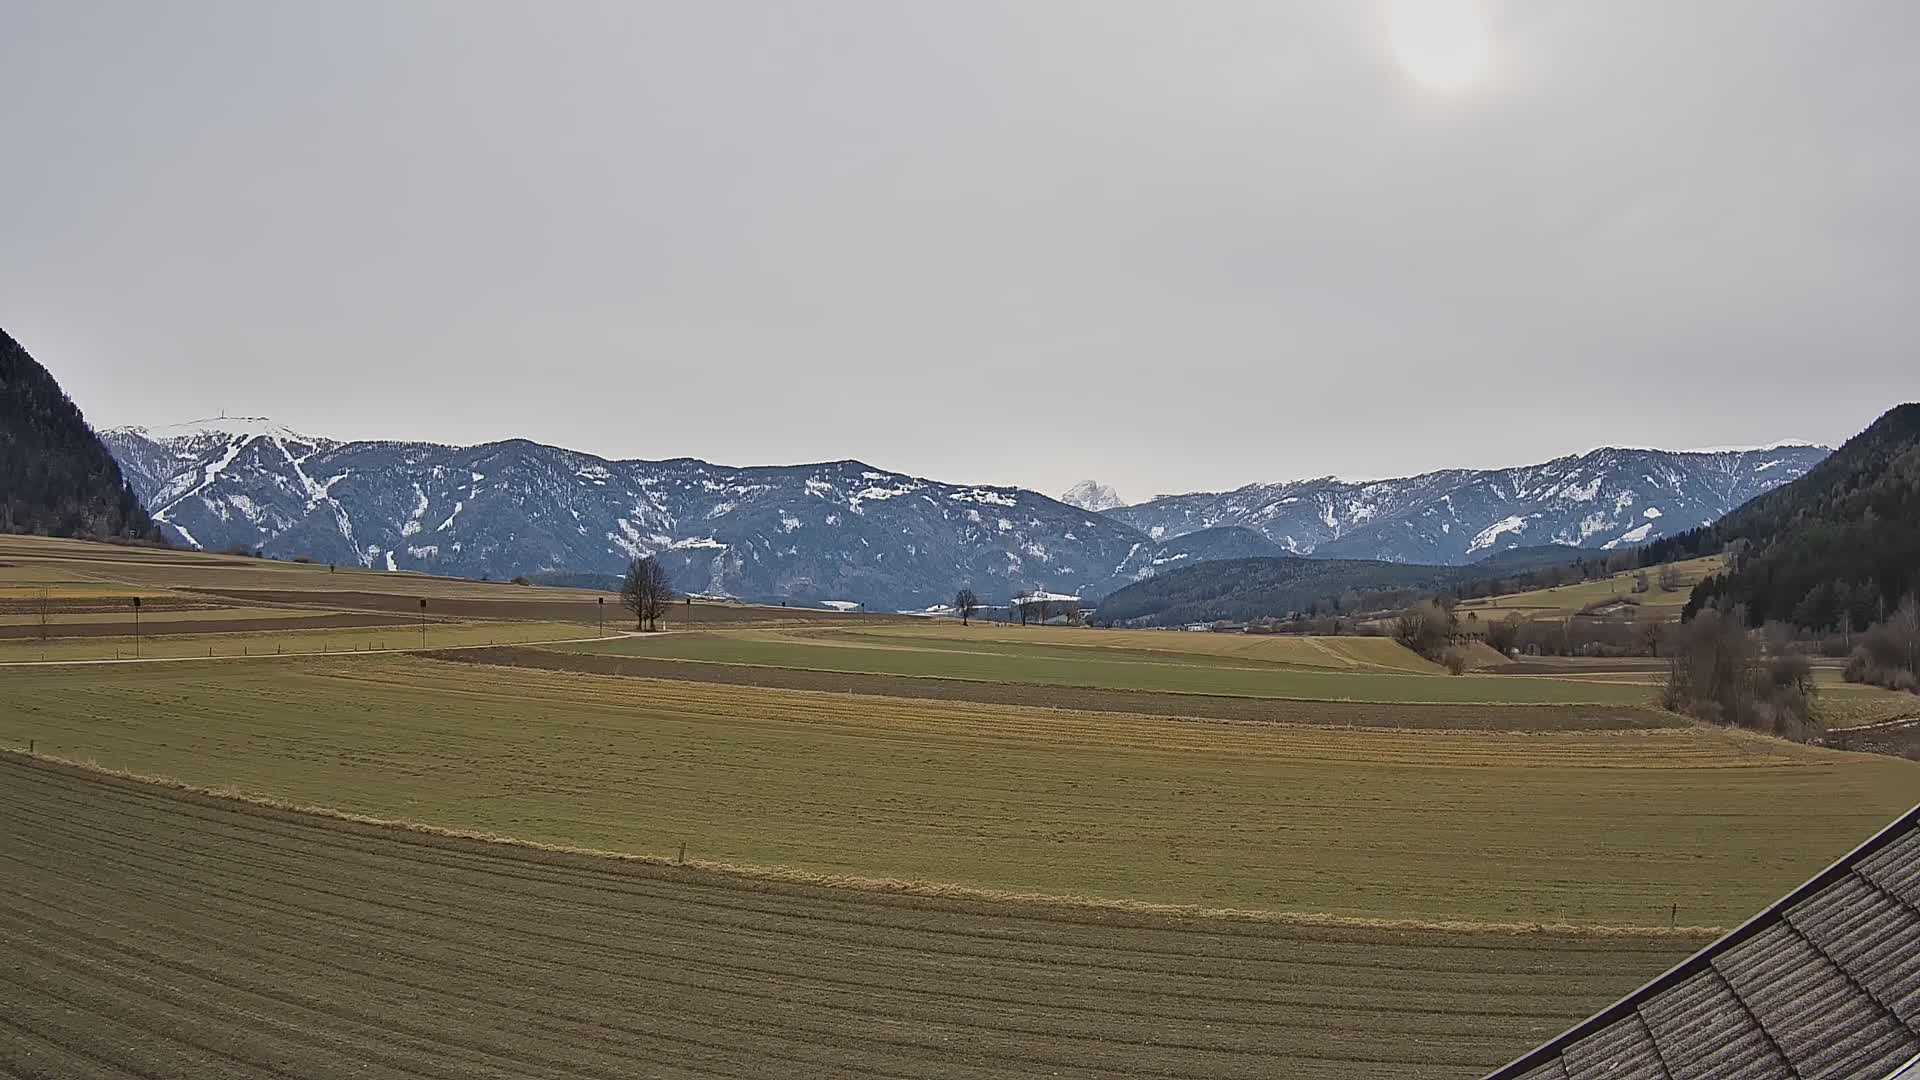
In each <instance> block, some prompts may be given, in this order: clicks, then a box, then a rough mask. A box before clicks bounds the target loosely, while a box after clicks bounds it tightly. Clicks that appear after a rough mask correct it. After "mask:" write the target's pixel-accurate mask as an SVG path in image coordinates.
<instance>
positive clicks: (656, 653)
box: [565, 626, 1653, 705]
mask: <svg viewBox="0 0 1920 1080" xmlns="http://www.w3.org/2000/svg"><path fill="white" fill-rule="evenodd" d="M941 631H945V632H944V633H942V632H941ZM1088 633H1098V632H1095V631H1089V632H1088ZM1149 636H1152V637H1157V638H1161V639H1166V640H1167V641H1168V642H1169V644H1170V645H1173V644H1178V643H1179V641H1180V639H1181V638H1185V637H1191V638H1196V639H1202V640H1203V641H1204V640H1207V639H1212V640H1213V641H1219V639H1228V641H1227V642H1226V643H1235V642H1234V641H1233V639H1238V641H1242V642H1245V641H1251V642H1253V643H1255V644H1264V643H1266V642H1271V641H1274V640H1275V639H1263V638H1258V637H1249V636H1248V635H1214V634H1192V635H1182V634H1174V633H1164V634H1157V635H1149ZM1049 637H1050V634H1049V632H1048V631H1046V630H1035V631H1033V632H1031V633H1030V634H1029V635H1028V638H1027V640H1024V641H1016V640H1007V639H1006V638H1003V637H994V636H989V635H985V634H983V635H979V636H975V635H972V634H971V633H970V632H969V631H967V630H963V629H961V628H960V627H958V626H941V627H937V628H932V629H928V630H923V631H921V632H919V633H916V634H913V635H911V636H902V635H898V634H892V633H874V632H861V631H839V630H834V631H819V632H781V633H775V632H740V633H714V634H697V633H687V634H664V635H659V636H655V637H635V638H620V639H616V640H609V641H606V642H586V643H581V644H577V645H569V646H565V648H566V649H568V650H574V651H580V652H591V653H606V654H610V655H621V656H651V657H658V658H662V659H678V660H705V661H711V662H716V663H728V664H753V665H761V666H769V667H786V668H799V669H806V670H815V671H843V672H856V673H870V674H881V675H919V676H932V677H940V678H950V679H978V680H984V681H991V682H1007V683H1034V684H1042V685H1054V686H1086V687H1104V688H1109V689H1121V690H1144V691H1159V692H1168V693H1200V694H1228V695H1235V696H1243V697H1269V698H1279V699H1289V700H1304V701H1379V702H1401V703H1415V702H1433V703H1460V702H1467V703H1486V704H1496V703H1513V704H1604V705H1640V704H1646V703H1648V702H1649V701H1651V700H1652V697H1653V693H1652V691H1651V689H1650V686H1649V684H1647V683H1645V682H1644V681H1643V682H1640V683H1618V682H1608V681H1605V680H1591V681H1589V680H1585V679H1580V678H1565V679H1559V678H1553V679H1547V678H1533V677H1524V678H1523V677H1509V676H1496V675H1461V676H1452V675H1444V674H1426V673H1416V671H1417V669H1416V668H1415V667H1414V666H1415V665H1424V664H1425V661H1422V660H1420V659H1419V658H1418V657H1417V656H1414V655H1413V654H1412V653H1409V652H1407V651H1406V650H1405V649H1402V648H1400V647H1399V646H1397V645H1394V644H1393V643H1392V642H1390V641H1386V640H1384V639H1378V638H1373V639H1334V641H1335V642H1336V643H1337V644H1338V645H1350V644H1352V643H1359V642H1368V643H1371V644H1373V645H1377V646H1381V647H1383V656H1385V657H1386V658H1387V659H1389V660H1392V661H1393V662H1394V663H1396V664H1398V665H1399V666H1398V667H1397V668H1396V667H1387V666H1384V665H1383V666H1374V667H1368V666H1361V665H1359V664H1354V665H1352V666H1349V667H1344V668H1338V667H1322V666H1305V663H1304V662H1289V661H1282V660H1263V659H1259V658H1256V657H1253V656H1249V655H1245V654H1225V655H1222V654H1217V653H1208V652H1177V651H1167V650H1153V649H1144V648H1138V647H1125V646H1118V645H1116V646H1113V647H1109V648H1091V647H1087V646H1085V645H1082V644H1079V643H1077V642H1076V643H1057V644H1056V643H1054V642H1052V641H1050V640H1049ZM1314 640H1315V639H1301V638H1295V639H1291V641H1290V642H1289V644H1291V645H1293V646H1294V647H1296V648H1297V649H1299V650H1300V654H1301V656H1302V657H1303V659H1310V658H1311V653H1310V652H1309V651H1308V650H1309V647H1310V645H1311V643H1312V642H1313V641H1314ZM1209 643H1211V642H1209ZM1384 649H1391V650H1394V651H1395V652H1397V653H1399V654H1400V656H1401V657H1404V658H1405V659H1404V660H1400V659H1398V658H1395V657H1393V656H1392V655H1391V654H1386V653H1384ZM1426 666H1427V667H1428V669H1429V670H1430V671H1431V670H1437V669H1433V668H1432V667H1431V665H1426Z"/></svg>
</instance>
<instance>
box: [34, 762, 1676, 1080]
mask: <svg viewBox="0 0 1920 1080" xmlns="http://www.w3.org/2000/svg"><path fill="white" fill-rule="evenodd" d="M1696 944H1697V942H1695V941H1691V940H1684V939H1679V938H1673V937H1662V936H1660V935H1657V934H1652V935H1645V936H1637V937H1636V936H1619V935H1614V936H1607V935H1602V934H1576V933H1565V934H1562V933H1558V932H1514V931H1499V930H1484V931H1460V930H1453V931H1442V930H1433V929H1412V928H1386V927H1369V926H1313V925H1303V924H1300V923H1298V922H1280V921H1253V920H1228V919H1203V918H1184V917H1173V916H1162V915H1152V914H1145V913H1135V912H1127V911H1116V910H1103V909H1099V908H1092V907H1084V908H1083V907H1071V906H1064V905H1062V906H1051V905H1037V904H1036V905H1024V904H1017V903H1011V902H1007V903H1002V902H985V901H971V900H948V899H933V898H925V897H915V896H907V895H900V894H894V893H884V892H874V891H859V890H851V889H834V888H822V887H816V886H810V885H797V884H781V883H775V882H769V881H756V880H750V879H745V878H738V877H732V876H726V875H720V874H714V873H708V872H705V871H699V870H693V869H689V868H682V867H674V866H663V865H651V864H646V863H641V862H634V861H617V860H612V859H601V858H595V857H590V856H584V855H571V854H562V853H556V852H547V851H541V850H536V849H531V848H525V847H519V846H513V845H505V844H491V843H484V842H480V841H473V840H464V839H455V838H450V837H444V836H439V835H433V834H428V833H423V832H413V831H407V830H401V829H392V828H385V827H380V826H374V825H362V824H357V823H353V822H348V821H344V820H338V819H332V818H325V817H318V816H309V815H304V814H296V813H290V812H284V811H280V810H275V809H270V808H266V807H262V806H257V805H253V804H249V803H243V802H238V801H234V800H227V799H221V798H214V797H211V796H204V795H198V794H193V793H188V792H182V791H176V790H172V789H169V788H165V787H160V786H156V785H150V784H146V783H142V782H137V781H131V780H123V779H119V778H114V777H109V776H105V775H103V774H99V773H95V772H90V771H84V770H80V769H77V768H73V767H69V766H64V765H58V764H54V763H50V762H46V761H43V760H35V759H29V758H26V757H24V756H22V755H18V754H0V950H3V951H4V956H5V962H4V963H0V1075H5V1076H14V1077H62V1078H71V1077H93V1076H140V1077H193V1078H220V1077H268V1076H278V1077H336V1076H337V1077H347V1076H353V1077H445V1078H448V1080H455V1078H469V1077H552V1076H578V1077H603V1078H607V1080H613V1078H622V1080H624V1078H627V1077H641V1076H645V1077H731V1076H753V1077H757V1078H768V1077H813V1076H823V1077H840V1076H847V1077H939V1078H956V1080H957V1078H986V1077H1028V1076H1032V1077H1040V1076H1046V1077H1070V1078H1071V1077H1079V1078H1088V1077H1106V1076H1182V1077H1351V1076H1377V1075H1392V1076H1397V1077H1467V1076H1473V1075H1475V1074H1476V1073H1477V1072H1479V1071H1481V1070H1483V1069H1485V1068H1486V1067H1488V1066H1490V1065H1494V1064H1498V1063H1499V1062H1500V1061H1502V1060H1504V1059H1506V1058H1508V1057H1510V1056H1512V1055H1513V1054H1515V1053H1517V1052H1518V1051H1520V1050H1523V1049H1525V1048H1527V1047H1528V1046H1530V1045H1532V1044H1533V1043H1535V1042H1537V1041H1539V1039H1540V1038H1542V1037H1544V1036H1545V1035H1548V1034H1551V1033H1552V1032H1554V1031H1556V1030H1558V1029H1559V1028H1561V1027H1562V1026H1564V1024H1565V1023H1566V1022H1567V1021H1569V1020H1571V1019H1574V1018H1576V1017H1578V1016H1579V1015H1581V1014H1584V1013H1585V1012H1587V1011H1588V1010H1590V1009H1591V1008H1593V1007H1594V1006H1595V1004H1596V1003H1598V1002H1602V1001H1604V1000H1606V999H1608V998H1611V997H1612V996H1614V995H1615V994H1618V993H1620V992H1623V991H1625V990H1627V989H1629V988H1630V987H1631V986H1632V985H1634V984H1636V983H1637V982H1639V981H1641V980H1642V979H1644V978H1645V977H1647V976H1648V975H1650V974H1652V973H1653V972H1656V971H1658V970H1660V969H1661V968H1663V967H1664V966H1666V965H1667V964H1668V963H1670V962H1672V961H1673V960H1675V959H1677V958H1678V957H1679V956H1681V955H1683V954H1684V953H1686V952H1688V951H1690V949H1691V948H1692V947H1693V946H1694V945H1696Z"/></svg>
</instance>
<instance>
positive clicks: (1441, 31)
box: [1387, 0, 1492, 91]
mask: <svg viewBox="0 0 1920 1080" xmlns="http://www.w3.org/2000/svg"><path fill="white" fill-rule="evenodd" d="M1387 38H1388V41H1389V43H1390V44H1391V45H1392V47H1393V55H1394V59H1396V60H1398V61H1399V63H1400V66H1401V67H1402V68H1404V69H1405V70H1406V73H1407V74H1408V75H1409V76H1410V77H1412V78H1413V80H1414V81H1415V82H1417V83H1419V84H1420V85H1421V86H1424V87H1426V88H1428V89H1430V90H1443V91H1444V90H1461V89H1464V88H1466V87H1467V86H1469V85H1471V84H1472V83H1473V82H1475V81H1476V80H1477V79H1478V78H1479V77H1480V75H1481V73H1482V72H1483V71H1485V70H1486V67H1487V62H1488V57H1489V54H1490V53H1491V51H1492V47H1491V45H1490V43H1489V40H1488V34H1487V15H1486V11H1485V10H1484V9H1482V8H1481V6H1480V4H1479V3H1478V2H1476V0H1391V2H1390V3H1389V4H1388V6H1387Z"/></svg>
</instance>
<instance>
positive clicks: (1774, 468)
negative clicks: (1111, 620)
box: [1109, 443, 1831, 564]
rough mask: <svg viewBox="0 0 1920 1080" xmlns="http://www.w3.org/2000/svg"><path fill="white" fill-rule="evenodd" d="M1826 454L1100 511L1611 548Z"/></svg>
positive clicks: (1459, 544)
mask: <svg viewBox="0 0 1920 1080" xmlns="http://www.w3.org/2000/svg"><path fill="white" fill-rule="evenodd" d="M1829 453H1831V451H1829V450H1828V449H1827V448H1826V447H1823V446H1811V445H1807V444H1804V443H1778V444H1775V445H1772V446H1766V447H1754V448H1743V449H1722V450H1712V451H1684V452H1676V451H1669V450H1627V449H1619V448H1615V447H1604V448H1602V449H1599V450H1593V451H1589V452H1588V453H1585V454H1578V455H1571V456H1568V457H1562V458H1555V459H1554V460H1552V461H1549V462H1545V463H1543V464H1540V465H1524V466H1519V467H1516V468H1508V469H1449V470H1444V471H1440V472H1431V473H1422V474H1421V475H1419V476H1410V477H1405V478H1402V479H1396V480H1373V481H1350V480H1336V479H1334V478H1332V477H1323V478H1321V479H1318V480H1297V481H1293V482H1291V483H1284V484H1249V485H1247V486H1246V487H1243V488H1239V489H1237V490H1235V491H1226V492H1198V493H1194V494H1190V495H1162V496H1160V497H1158V498H1155V499H1153V500H1152V501H1150V502H1145V503H1141V504H1139V505H1137V506H1128V507H1124V508H1121V509H1119V510H1113V511H1110V512H1109V516H1110V517H1113V518H1116V519H1117V520H1120V521H1124V522H1126V523H1127V524H1129V525H1132V526H1134V527H1135V528H1137V529H1139V530H1141V531H1142V532H1144V533H1146V534H1147V535H1148V536H1149V537H1151V538H1153V539H1156V540H1164V539H1167V538H1170V537H1175V536H1179V535H1182V534H1184V533H1188V532H1192V531H1195V530H1198V529H1216V528H1220V527H1223V526H1240V527H1243V528H1248V529H1253V530H1255V531H1257V532H1259V533H1260V534H1261V535H1262V536H1264V537H1266V538H1267V539H1268V540H1271V541H1272V542H1273V543H1274V544H1276V545H1278V546H1279V547H1280V548H1281V549H1282V550H1283V551H1285V552H1287V553H1289V554H1295V555H1320V556H1325V557H1329V558H1333V557H1338V558H1348V559H1384V560H1387V561H1389V562H1406V563H1438V564H1458V563H1467V562H1473V561H1475V560H1478V559H1481V558H1484V557H1486V556H1487V555H1489V554H1492V553H1493V552H1496V551H1501V550H1505V549H1507V548H1514V547H1537V546H1541V545H1546V544H1567V545H1576V546H1579V547H1595V548H1607V549H1612V548H1617V547H1621V546H1623V545H1624V546H1631V545H1634V544H1640V543H1645V542H1646V541H1648V540H1652V539H1654V538H1656V537H1659V536H1663V535H1667V534H1670V533H1678V532H1685V531H1686V530H1688V529H1691V528H1694V527H1695V526H1698V525H1704V524H1708V523H1711V522H1713V521H1715V520H1717V519H1718V518H1719V517H1720V516H1721V515H1723V514H1725V513H1726V512H1727V511H1729V510H1732V509H1733V508H1734V507H1736V506H1739V505H1740V504H1741V503H1743V502H1746V501H1747V500H1748V499H1751V498H1753V497H1754V496H1755V495H1758V494H1760V493H1761V492H1764V491H1767V490H1770V489H1772V488H1775V487H1778V486H1780V485H1781V484H1784V483H1786V482H1787V481H1789V480H1794V479H1798V478H1799V477H1800V476H1801V475H1802V474H1804V473H1805V472H1806V471H1807V470H1808V469H1810V468H1812V467H1813V466H1814V465H1816V464H1818V463H1819V462H1820V461H1821V460H1823V459H1824V458H1825V457H1826V456H1827V455H1828V454H1829Z"/></svg>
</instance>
